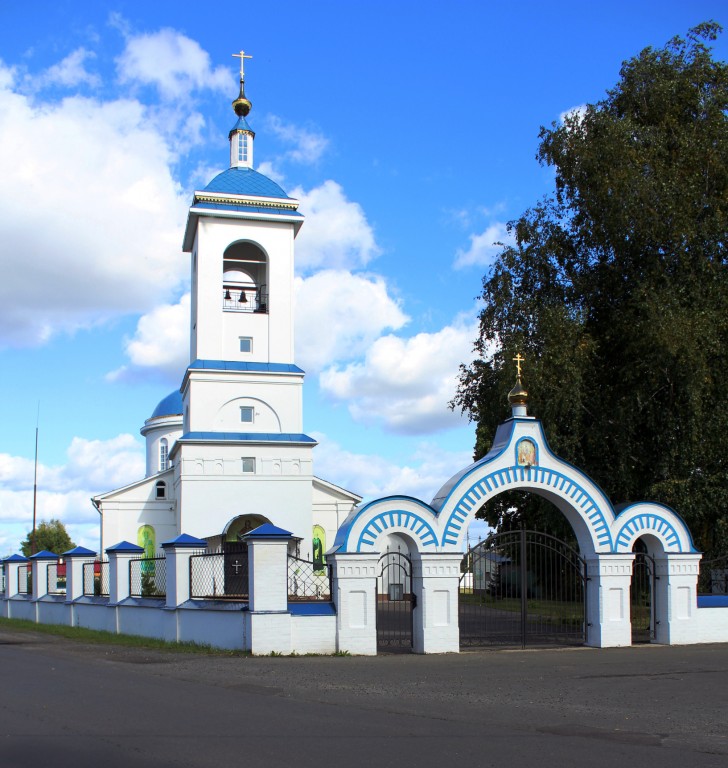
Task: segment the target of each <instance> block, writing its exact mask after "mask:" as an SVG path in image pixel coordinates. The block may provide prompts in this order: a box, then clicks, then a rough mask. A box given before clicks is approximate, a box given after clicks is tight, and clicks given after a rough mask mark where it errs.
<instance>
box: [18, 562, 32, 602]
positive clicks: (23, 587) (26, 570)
mask: <svg viewBox="0 0 728 768" xmlns="http://www.w3.org/2000/svg"><path fill="white" fill-rule="evenodd" d="M32 591H33V586H32V583H31V572H30V566H29V565H20V566H18V593H19V594H21V595H28V594H30V593H31V592H32Z"/></svg>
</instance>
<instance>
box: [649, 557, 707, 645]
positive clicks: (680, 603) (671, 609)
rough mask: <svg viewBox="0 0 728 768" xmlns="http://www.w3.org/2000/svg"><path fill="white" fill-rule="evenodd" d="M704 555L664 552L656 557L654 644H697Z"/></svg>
mask: <svg viewBox="0 0 728 768" xmlns="http://www.w3.org/2000/svg"><path fill="white" fill-rule="evenodd" d="M702 557H703V556H702V555H701V554H698V553H692V554H685V555H683V554H669V553H663V554H659V555H656V556H655V594H654V601H655V642H657V643H664V644H665V645H687V644H690V643H694V642H696V639H697V637H696V632H697V631H698V630H697V627H696V623H697V619H696V613H697V610H698V572H699V569H700V560H701V558H702Z"/></svg>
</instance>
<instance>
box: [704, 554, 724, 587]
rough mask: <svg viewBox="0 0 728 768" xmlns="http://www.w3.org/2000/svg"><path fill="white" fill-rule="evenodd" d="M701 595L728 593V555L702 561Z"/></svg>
mask: <svg viewBox="0 0 728 768" xmlns="http://www.w3.org/2000/svg"><path fill="white" fill-rule="evenodd" d="M698 594H699V595H728V555H721V556H719V557H713V558H711V559H710V560H701V561H700V575H699V576H698Z"/></svg>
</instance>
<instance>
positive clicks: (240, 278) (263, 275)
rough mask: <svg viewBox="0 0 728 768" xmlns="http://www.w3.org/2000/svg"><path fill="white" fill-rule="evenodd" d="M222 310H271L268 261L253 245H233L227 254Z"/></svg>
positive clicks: (223, 270)
mask: <svg viewBox="0 0 728 768" xmlns="http://www.w3.org/2000/svg"><path fill="white" fill-rule="evenodd" d="M222 307H223V309H224V310H225V311H226V312H267V311H268V258H267V257H266V255H265V253H263V251H262V250H261V249H260V248H258V246H257V245H254V244H253V243H233V244H232V245H231V246H229V247H228V248H227V250H226V251H225V254H224V255H223V264H222Z"/></svg>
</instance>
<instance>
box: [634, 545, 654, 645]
mask: <svg viewBox="0 0 728 768" xmlns="http://www.w3.org/2000/svg"><path fill="white" fill-rule="evenodd" d="M630 619H631V621H632V642H633V643H649V642H650V641H652V640H654V639H655V559H654V558H653V557H651V556H650V555H648V554H647V552H636V553H635V556H634V563H633V565H632V585H631V589H630Z"/></svg>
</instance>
